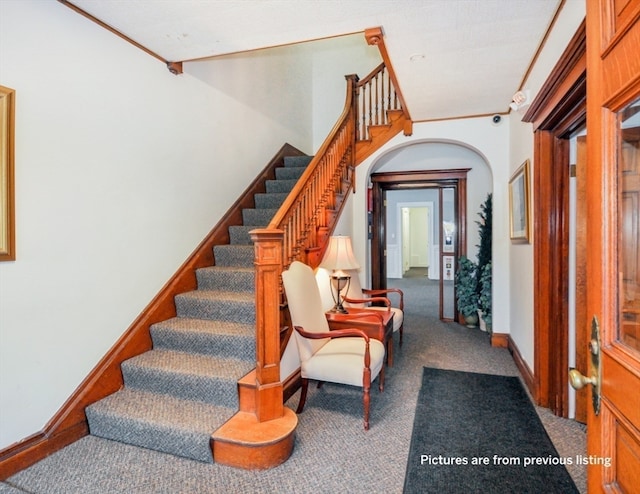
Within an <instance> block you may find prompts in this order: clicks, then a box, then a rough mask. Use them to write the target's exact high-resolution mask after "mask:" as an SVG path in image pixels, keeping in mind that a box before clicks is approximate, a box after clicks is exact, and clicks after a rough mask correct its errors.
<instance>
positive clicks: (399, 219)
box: [371, 168, 469, 321]
mask: <svg viewBox="0 0 640 494" xmlns="http://www.w3.org/2000/svg"><path fill="white" fill-rule="evenodd" d="M468 172H469V169H468V168H465V169H452V170H434V171H420V172H389V173H374V174H372V175H371V182H372V190H371V197H372V200H371V210H372V211H371V212H372V224H371V233H372V241H371V268H372V269H371V272H372V279H371V281H372V286H373V287H374V288H386V286H387V278H402V277H405V276H424V279H425V284H428V283H430V284H432V285H435V286H437V290H438V313H439V318H440V319H441V320H444V321H453V320H456V315H457V308H456V302H455V291H454V275H455V263H456V259H457V258H458V257H459V256H461V255H465V254H466V250H467V249H466V224H467V212H466V209H467V207H466V196H467V194H466V182H467V173H468Z"/></svg>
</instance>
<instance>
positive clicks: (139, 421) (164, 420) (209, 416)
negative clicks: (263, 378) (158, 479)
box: [86, 387, 236, 463]
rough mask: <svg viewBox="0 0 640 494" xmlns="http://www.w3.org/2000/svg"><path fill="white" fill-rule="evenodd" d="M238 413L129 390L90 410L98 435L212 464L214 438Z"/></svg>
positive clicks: (92, 430)
mask: <svg viewBox="0 0 640 494" xmlns="http://www.w3.org/2000/svg"><path fill="white" fill-rule="evenodd" d="M235 411H236V410H235V409H233V408H227V407H221V406H215V405H211V404H208V403H204V402H200V401H194V400H183V399H180V398H175V397H172V396H169V395H160V394H156V393H149V392H145V391H141V390H137V389H129V388H126V387H125V388H123V389H121V390H120V391H118V392H116V393H114V394H112V395H110V396H107V397H106V398H105V399H103V400H100V401H99V402H97V403H94V404H93V405H90V406H89V407H87V409H86V412H87V418H88V419H89V427H90V432H91V434H93V435H94V436H98V437H103V438H106V439H112V440H115V441H120V442H124V443H127V444H133V445H136V446H141V447H143V448H149V449H153V450H157V451H162V452H165V453H170V454H173V455H177V456H183V457H186V458H191V459H194V460H198V461H203V462H209V463H211V462H212V457H211V448H210V446H209V440H210V436H211V434H212V433H213V432H214V431H215V430H216V429H218V428H219V427H220V426H221V425H222V424H224V423H225V422H226V421H227V420H228V419H229V418H231V417H232V416H233V414H234V413H235Z"/></svg>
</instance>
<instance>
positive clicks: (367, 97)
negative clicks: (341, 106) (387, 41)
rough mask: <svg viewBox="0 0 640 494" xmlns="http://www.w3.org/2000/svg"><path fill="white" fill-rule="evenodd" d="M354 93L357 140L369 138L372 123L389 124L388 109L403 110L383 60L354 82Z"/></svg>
mask: <svg viewBox="0 0 640 494" xmlns="http://www.w3.org/2000/svg"><path fill="white" fill-rule="evenodd" d="M355 93H356V94H355V100H356V105H355V108H356V110H355V111H356V112H357V117H356V140H357V141H366V140H369V138H370V134H369V129H370V128H371V126H372V125H387V124H389V111H392V110H397V111H403V107H402V103H401V99H400V97H399V95H398V93H397V91H396V88H395V85H394V83H393V78H392V77H391V72H390V71H388V70H387V67H386V65H385V63H384V62H382V63H381V64H380V65H378V66H377V67H376V68H375V69H374V70H373V72H371V74H369V75H368V76H367V77H365V78H364V79H362V80H361V81H359V82H358V83H357V84H356V88H355Z"/></svg>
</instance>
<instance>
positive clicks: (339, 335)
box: [294, 326, 371, 372]
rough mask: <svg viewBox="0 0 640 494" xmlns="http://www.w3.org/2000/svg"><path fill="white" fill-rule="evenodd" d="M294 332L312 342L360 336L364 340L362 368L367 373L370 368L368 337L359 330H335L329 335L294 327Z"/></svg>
mask: <svg viewBox="0 0 640 494" xmlns="http://www.w3.org/2000/svg"><path fill="white" fill-rule="evenodd" d="M294 328H295V330H296V331H297V332H298V333H300V334H301V335H302V336H303V337H305V338H310V339H313V340H319V339H322V338H344V337H346V336H360V337H362V339H363V340H364V367H365V369H367V371H368V372H369V370H368V369H369V367H370V366H371V350H370V346H369V336H367V334H366V333H365V332H364V331H362V330H361V329H356V328H349V329H336V330H334V331H330V332H329V333H309V332H308V331H305V330H304V329H302V328H301V327H300V326H294Z"/></svg>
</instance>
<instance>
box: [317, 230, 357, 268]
mask: <svg viewBox="0 0 640 494" xmlns="http://www.w3.org/2000/svg"><path fill="white" fill-rule="evenodd" d="M320 267H321V268H324V269H328V270H330V271H334V272H335V271H342V270H349V269H358V268H359V267H360V265H359V264H358V261H357V260H356V257H355V256H354V255H353V248H352V247H351V238H350V237H345V236H342V235H339V236H336V237H330V238H329V247H328V248H327V252H326V253H325V255H324V258H323V259H322V262H321V263H320Z"/></svg>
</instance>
